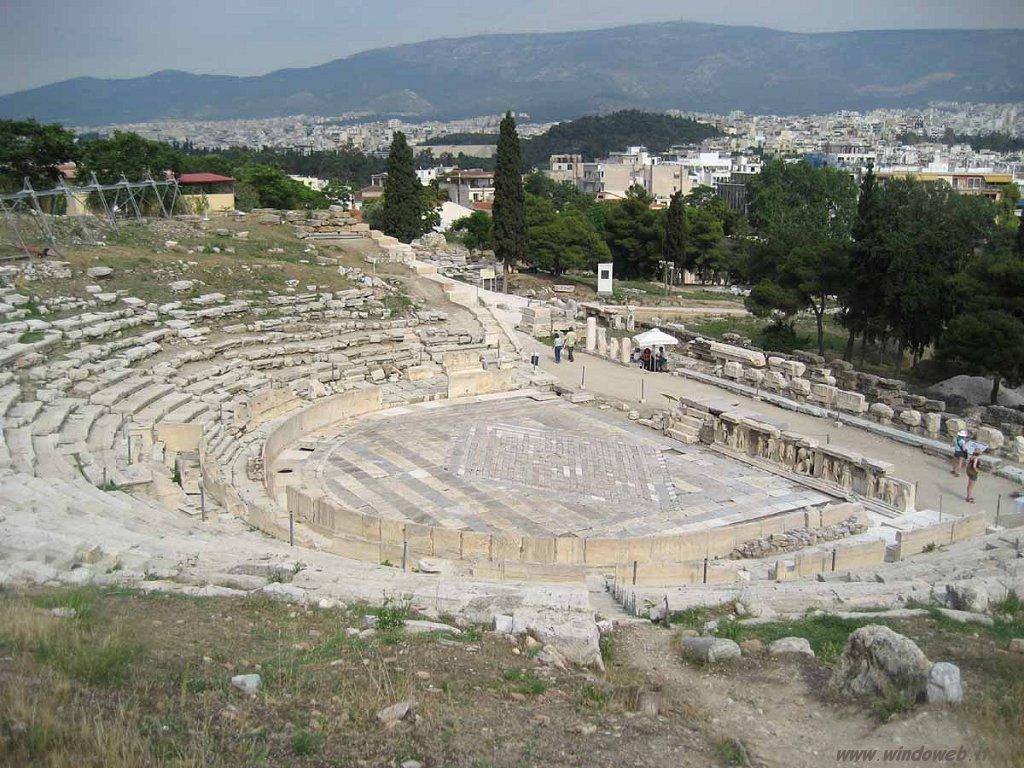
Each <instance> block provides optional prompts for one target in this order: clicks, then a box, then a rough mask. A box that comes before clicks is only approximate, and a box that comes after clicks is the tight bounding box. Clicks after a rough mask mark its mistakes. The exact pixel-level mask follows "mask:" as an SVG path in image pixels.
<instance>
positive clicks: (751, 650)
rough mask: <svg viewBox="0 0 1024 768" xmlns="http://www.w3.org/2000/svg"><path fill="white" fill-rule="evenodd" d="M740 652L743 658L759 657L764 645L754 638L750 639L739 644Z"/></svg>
mask: <svg viewBox="0 0 1024 768" xmlns="http://www.w3.org/2000/svg"><path fill="white" fill-rule="evenodd" d="M740 651H742V652H743V655H744V656H760V655H761V654H763V653H764V643H762V642H761V641H760V640H758V639H757V638H756V637H752V638H751V639H749V640H744V641H743V642H742V643H740Z"/></svg>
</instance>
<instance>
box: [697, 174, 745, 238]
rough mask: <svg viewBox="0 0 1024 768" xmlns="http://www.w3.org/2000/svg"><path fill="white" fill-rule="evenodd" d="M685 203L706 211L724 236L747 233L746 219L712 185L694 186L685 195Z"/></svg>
mask: <svg viewBox="0 0 1024 768" xmlns="http://www.w3.org/2000/svg"><path fill="white" fill-rule="evenodd" d="M686 204H687V205H688V206H690V207H691V208H699V209H701V210H704V211H707V212H708V213H710V214H711V215H712V216H714V218H716V219H717V220H718V221H719V222H720V223H721V225H722V233H723V234H724V235H725V236H726V237H740V236H743V235H746V234H747V230H748V227H747V220H746V219H745V218H744V217H743V214H742V213H740V212H739V211H734V210H733V209H732V208H730V207H729V205H728V203H726V202H725V200H723V199H722V198H721V197H719V195H718V193H717V192H715V190H714V189H713V188H712V187H709V186H707V185H704V184H701V185H700V186H697V187H694V188H693V190H691V192H690V194H688V195H687V196H686Z"/></svg>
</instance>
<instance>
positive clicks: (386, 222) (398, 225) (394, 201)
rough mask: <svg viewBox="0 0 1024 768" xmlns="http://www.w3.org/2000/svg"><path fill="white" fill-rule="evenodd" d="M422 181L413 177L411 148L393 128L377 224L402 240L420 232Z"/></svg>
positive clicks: (407, 240) (421, 224) (422, 228)
mask: <svg viewBox="0 0 1024 768" xmlns="http://www.w3.org/2000/svg"><path fill="white" fill-rule="evenodd" d="M423 213H424V196H423V185H422V184H420V181H419V179H417V178H416V170H415V167H414V164H413V157H412V149H411V148H410V147H409V144H408V142H407V141H406V140H405V134H404V133H402V132H401V131H395V135H394V136H393V137H392V139H391V151H390V152H389V153H388V178H387V181H386V182H384V200H383V203H382V207H381V212H380V228H381V230H382V231H383V232H384V234H386V235H390V236H391V237H397V238H398V239H399V240H401V241H402V242H403V243H408V242H409V241H410V240H412V239H414V238H416V237H419V236H420V235H422V234H423V232H424V231H425V230H424V222H423Z"/></svg>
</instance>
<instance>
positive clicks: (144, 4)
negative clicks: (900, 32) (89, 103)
mask: <svg viewBox="0 0 1024 768" xmlns="http://www.w3.org/2000/svg"><path fill="white" fill-rule="evenodd" d="M671 19H686V20H690V21H704V22H711V23H717V24H750V25H756V26H766V27H773V28H776V29H787V30H792V31H797V32H819V31H833V30H848V29H880V28H885V29H894V28H921V27H946V28H962V27H996V28H1007V27H1014V28H1024V0H854V1H853V2H851V1H850V0H846V1H845V2H842V1H841V0H822V1H821V2H810V0H724V1H722V2H714V3H709V2H707V0H628V1H626V2H624V0H505V1H504V2H492V1H491V0H425V1H422V2H416V1H413V0H290V2H270V0H0V93H6V92H10V91H16V90H21V89H23V88H31V87H34V86H37V85H42V84H45V83H50V82H54V81H57V80H64V79H67V78H70V77H77V76H79V75H93V76H97V77H133V76H138V75H145V74H149V73H151V72H155V71H157V70H161V69H183V70H187V71H189V72H204V73H218V74H261V73H264V72H269V71H271V70H274V69H280V68H282V67H303V66H309V65H312V64H321V63H323V62H325V61H329V60H330V59H336V58H339V57H342V56H347V55H349V54H352V53H356V52H358V51H362V50H366V49H369V48H377V47H380V46H385V45H394V44H398V43H408V42H415V41H417V40H428V39H431V38H435V37H459V36H463V35H470V34H479V33H485V32H553V31H560V30H568V29H592V28H595V27H606V26H613V25H620V24H633V23H639V22H645V21H663V20H671Z"/></svg>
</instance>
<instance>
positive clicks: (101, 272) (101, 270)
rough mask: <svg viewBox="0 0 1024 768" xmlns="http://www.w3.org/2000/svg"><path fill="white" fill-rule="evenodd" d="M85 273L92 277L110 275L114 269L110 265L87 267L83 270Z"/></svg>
mask: <svg viewBox="0 0 1024 768" xmlns="http://www.w3.org/2000/svg"><path fill="white" fill-rule="evenodd" d="M85 274H87V275H88V276H89V277H93V278H100V277H110V276H111V275H112V274H114V270H112V269H111V268H110V267H89V268H88V269H87V270H85Z"/></svg>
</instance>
